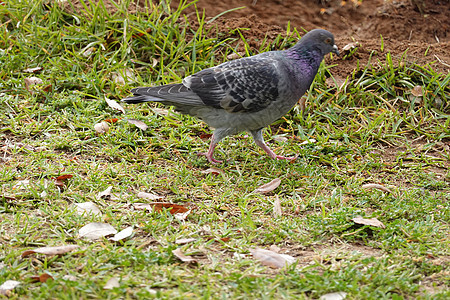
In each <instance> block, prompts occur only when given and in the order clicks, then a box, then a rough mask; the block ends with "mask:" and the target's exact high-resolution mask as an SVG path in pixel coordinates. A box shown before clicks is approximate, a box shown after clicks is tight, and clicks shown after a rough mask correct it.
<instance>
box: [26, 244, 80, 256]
mask: <svg viewBox="0 0 450 300" xmlns="http://www.w3.org/2000/svg"><path fill="white" fill-rule="evenodd" d="M78 248H79V246H78V245H65V246H56V247H41V248H36V249H33V250H25V251H24V252H23V253H22V258H23V257H26V256H28V255H31V254H34V253H39V254H45V255H48V256H50V255H61V254H64V253H67V252H71V251H73V250H75V249H78Z"/></svg>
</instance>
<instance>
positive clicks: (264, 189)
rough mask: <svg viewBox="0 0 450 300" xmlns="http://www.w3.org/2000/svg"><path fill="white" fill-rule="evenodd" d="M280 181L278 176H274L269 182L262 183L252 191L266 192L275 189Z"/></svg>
mask: <svg viewBox="0 0 450 300" xmlns="http://www.w3.org/2000/svg"><path fill="white" fill-rule="evenodd" d="M280 183H281V179H280V178H275V179H274V180H272V181H271V182H269V183H266V184H263V185H262V186H260V187H259V188H257V189H256V190H255V191H254V193H260V194H267V193H269V192H271V191H273V190H275V189H276V188H277V187H278V186H279V185H280Z"/></svg>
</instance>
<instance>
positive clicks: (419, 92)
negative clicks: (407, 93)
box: [411, 85, 423, 97]
mask: <svg viewBox="0 0 450 300" xmlns="http://www.w3.org/2000/svg"><path fill="white" fill-rule="evenodd" d="M411 94H413V95H414V96H416V97H422V96H423V90H422V86H420V85H416V86H415V87H414V88H413V89H412V90H411Z"/></svg>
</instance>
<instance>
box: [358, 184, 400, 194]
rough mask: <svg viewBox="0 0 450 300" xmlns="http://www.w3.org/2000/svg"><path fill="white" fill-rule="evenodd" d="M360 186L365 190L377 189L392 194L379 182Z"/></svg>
mask: <svg viewBox="0 0 450 300" xmlns="http://www.w3.org/2000/svg"><path fill="white" fill-rule="evenodd" d="M361 188H363V189H366V190H372V189H377V190H380V191H383V192H387V193H390V194H392V191H391V190H390V189H388V188H387V187H385V186H383V185H381V184H377V183H367V184H363V185H362V186H361Z"/></svg>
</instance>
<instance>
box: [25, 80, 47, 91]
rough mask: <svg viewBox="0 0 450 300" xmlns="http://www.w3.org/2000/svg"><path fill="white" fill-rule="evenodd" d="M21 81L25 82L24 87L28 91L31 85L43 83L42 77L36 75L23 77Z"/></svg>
mask: <svg viewBox="0 0 450 300" xmlns="http://www.w3.org/2000/svg"><path fill="white" fill-rule="evenodd" d="M23 81H24V82H25V88H26V89H27V91H29V92H31V91H30V88H31V87H32V86H33V85H38V84H43V83H44V82H43V81H42V79H40V78H37V77H28V78H25V79H24V80H23Z"/></svg>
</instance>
